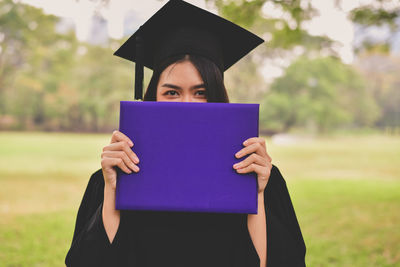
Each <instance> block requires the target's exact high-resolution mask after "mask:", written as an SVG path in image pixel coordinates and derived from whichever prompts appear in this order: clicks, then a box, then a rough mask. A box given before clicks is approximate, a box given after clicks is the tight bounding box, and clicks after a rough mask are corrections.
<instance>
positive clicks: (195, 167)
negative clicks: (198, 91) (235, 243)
mask: <svg viewBox="0 0 400 267" xmlns="http://www.w3.org/2000/svg"><path fill="white" fill-rule="evenodd" d="M120 107H121V109H120V129H119V130H120V131H121V132H122V133H124V134H126V135H127V136H128V137H129V138H131V140H132V142H133V143H134V146H133V148H132V150H133V151H134V152H135V153H136V154H137V155H138V157H139V159H140V163H139V168H140V171H139V172H138V173H134V172H132V174H126V173H124V172H122V171H119V172H118V179H117V191H116V208H117V209H119V210H152V211H192V212H222V213H252V214H255V213H257V179H256V174H255V173H249V174H238V173H237V172H236V171H235V170H234V169H233V167H232V166H233V164H235V163H236V162H239V161H242V160H243V159H244V158H245V157H243V158H241V159H237V158H235V153H236V152H238V151H239V150H240V149H241V148H243V145H242V143H243V141H244V140H246V139H248V138H250V137H257V136H258V112H259V105H258V104H232V103H187V102H136V101H132V102H131V101H121V106H120Z"/></svg>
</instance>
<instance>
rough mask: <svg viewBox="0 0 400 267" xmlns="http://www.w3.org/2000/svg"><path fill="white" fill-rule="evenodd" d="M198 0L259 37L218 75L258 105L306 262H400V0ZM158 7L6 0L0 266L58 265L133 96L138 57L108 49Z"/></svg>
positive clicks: (234, 98)
mask: <svg viewBox="0 0 400 267" xmlns="http://www.w3.org/2000/svg"><path fill="white" fill-rule="evenodd" d="M55 2H57V4H55ZM190 2H192V3H195V4H196V5H198V6H201V7H203V8H206V9H208V10H210V11H212V12H215V13H218V14H220V15H222V16H223V17H225V18H227V19H230V20H232V21H234V22H236V23H238V24H239V25H241V26H244V27H246V28H249V29H251V30H252V31H254V32H255V33H257V34H259V35H260V36H262V37H263V38H264V39H265V40H266V43H265V44H263V45H261V46H260V47H258V48H257V49H256V50H255V51H253V52H252V53H251V54H250V55H249V56H248V57H246V58H245V59H243V60H242V61H241V62H239V63H238V64H236V65H235V66H233V67H232V68H231V69H229V70H228V71H227V72H226V74H225V80H226V85H227V90H228V94H229V96H230V99H231V102H242V103H260V104H261V106H260V107H261V108H260V134H261V135H262V136H264V137H265V138H266V141H267V150H268V152H269V154H270V155H271V157H272V159H273V163H274V164H275V165H276V166H278V168H279V169H280V170H281V172H282V174H283V176H284V178H285V179H286V181H287V185H288V188H289V191H290V193H291V197H292V201H293V205H294V207H295V210H296V214H297V217H298V220H299V223H300V226H301V228H302V232H303V236H304V239H305V242H306V245H307V255H306V263H307V266H400V227H399V222H400V75H399V73H400V2H399V1H396V0H393V1H389V0H354V1H344V0H342V1H341V0H252V1H244V0H213V1H211V0H209V1H206V2H204V1H201V0H199V1H190ZM164 3H165V1H134V0H132V1H122V0H92V1H91V0H59V1H47V0H42V1H40V0H24V1H18V0H13V1H12V0H2V1H0V266H63V261H64V257H65V255H66V253H67V251H68V248H69V246H70V243H71V239H72V234H73V228H74V223H75V218H76V213H77V209H78V207H79V203H80V201H81V198H82V195H83V193H84V190H85V187H86V185H87V182H88V179H89V176H90V175H91V173H93V172H94V171H95V170H97V169H99V168H100V154H101V150H102V147H104V146H105V145H107V144H108V142H109V139H110V136H111V132H112V130H114V129H117V128H118V115H119V114H118V112H119V101H120V100H131V99H133V83H134V75H133V73H134V64H133V63H131V62H126V61H124V60H121V59H119V58H116V57H114V56H112V54H113V52H114V51H115V50H116V49H117V48H118V47H119V46H120V45H121V44H122V43H123V42H124V41H125V40H126V39H127V37H128V36H129V35H130V34H132V33H133V32H134V31H135V30H136V29H137V28H138V26H140V24H142V23H143V22H144V21H145V20H146V19H147V18H148V17H149V16H150V15H151V14H152V13H153V12H154V11H156V10H157V9H158V8H160V7H161V6H162V5H163V4H164ZM118 25H119V26H120V27H118ZM232 45H234V44H232ZM150 75H151V72H150V71H146V73H145V76H146V77H145V84H147V82H148V80H149V77H150Z"/></svg>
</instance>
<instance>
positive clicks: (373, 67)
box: [355, 51, 400, 128]
mask: <svg viewBox="0 0 400 267" xmlns="http://www.w3.org/2000/svg"><path fill="white" fill-rule="evenodd" d="M355 64H356V66H357V67H358V68H359V69H360V71H361V72H362V73H363V75H364V77H365V79H366V81H367V90H368V91H369V92H370V94H371V95H372V96H373V98H374V99H375V100H376V102H377V104H378V105H379V107H381V112H382V114H381V116H380V117H379V119H378V120H377V121H376V122H375V126H376V127H379V128H383V127H390V128H396V127H398V126H399V125H400V76H399V73H400V58H398V57H391V56H390V55H388V54H387V53H384V52H381V51H375V52H374V53H371V52H368V53H364V54H361V55H359V57H358V59H357V61H356V62H355Z"/></svg>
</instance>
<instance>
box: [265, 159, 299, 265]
mask: <svg viewBox="0 0 400 267" xmlns="http://www.w3.org/2000/svg"><path fill="white" fill-rule="evenodd" d="M264 206H265V214H266V223H267V266H268V267H276V266H293V267H296V266H305V254H306V246H305V243H304V240H303V236H302V233H301V230H300V226H299V223H298V221H297V218H296V214H295V211H294V208H293V204H292V201H291V199H290V195H289V192H288V189H287V186H286V182H285V180H284V179H283V177H282V175H281V173H280V171H279V169H278V168H277V167H276V166H275V165H273V166H272V170H271V175H270V178H269V181H268V184H267V187H266V188H265V190H264Z"/></svg>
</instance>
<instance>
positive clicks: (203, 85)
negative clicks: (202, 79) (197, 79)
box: [190, 83, 206, 90]
mask: <svg viewBox="0 0 400 267" xmlns="http://www.w3.org/2000/svg"><path fill="white" fill-rule="evenodd" d="M199 88H206V85H205V84H204V83H202V84H198V85H195V86H192V87H191V88H190V89H192V90H194V89H199Z"/></svg>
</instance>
